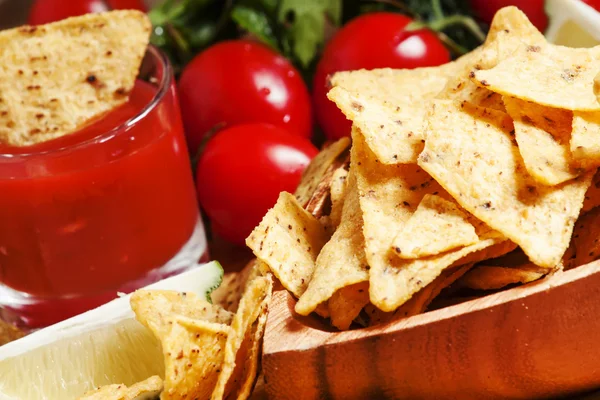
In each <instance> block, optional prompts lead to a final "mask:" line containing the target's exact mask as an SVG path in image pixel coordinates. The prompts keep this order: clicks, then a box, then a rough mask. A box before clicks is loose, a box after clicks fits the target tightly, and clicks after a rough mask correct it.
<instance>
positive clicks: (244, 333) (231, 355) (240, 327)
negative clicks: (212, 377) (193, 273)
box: [211, 277, 273, 400]
mask: <svg viewBox="0 0 600 400" xmlns="http://www.w3.org/2000/svg"><path fill="white" fill-rule="evenodd" d="M272 290H273V281H272V279H271V278H270V277H257V278H256V279H254V280H252V282H250V283H249V285H248V287H247V288H246V291H245V292H244V295H243V296H242V299H241V301H240V306H239V308H238V310H237V312H236V314H235V316H234V317H233V321H232V323H231V328H232V332H231V333H230V334H229V336H228V337H227V343H226V344H225V359H224V362H223V367H222V370H221V373H220V374H219V379H218V381H217V385H216V387H215V390H214V392H213V394H212V397H211V399H212V400H221V399H223V398H224V397H225V394H226V393H230V391H231V390H232V389H234V388H236V387H237V386H238V383H239V382H237V381H236V380H237V379H243V380H244V382H245V381H247V380H248V379H250V378H251V379H252V381H253V380H254V378H255V377H256V367H254V368H252V367H251V368H250V370H249V371H250V372H252V371H253V374H254V375H253V376H252V377H248V376H244V371H245V370H246V368H245V365H246V364H245V361H246V360H245V359H243V358H242V359H241V360H240V359H239V358H238V352H239V351H240V349H241V348H242V344H243V343H244V341H245V340H246V339H248V340H250V338H251V337H252V332H253V326H254V324H255V323H256V322H257V321H258V319H259V317H260V316H261V315H264V314H266V312H267V305H268V303H269V300H270V299H271V292H272ZM250 343H251V342H250ZM244 350H245V349H244ZM255 356H256V355H255ZM249 371H246V372H249ZM232 378H235V379H232ZM227 389H229V390H227ZM235 398H236V399H239V398H240V397H239V396H235Z"/></svg>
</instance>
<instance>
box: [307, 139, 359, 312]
mask: <svg viewBox="0 0 600 400" xmlns="http://www.w3.org/2000/svg"><path fill="white" fill-rule="evenodd" d="M353 149H354V146H353ZM353 151H354V150H353ZM352 160H356V158H355V157H354V152H353V153H352ZM353 163H354V161H353ZM354 169H355V166H354V164H352V166H351V167H350V175H349V177H348V187H347V188H346V192H347V194H346V200H345V201H344V209H343V211H342V222H341V224H340V226H339V227H338V229H337V230H336V231H335V233H334V234H333V236H332V237H331V240H329V242H327V244H326V245H325V246H324V247H323V250H321V253H320V254H319V257H318V258H317V262H316V268H315V273H314V275H313V276H312V280H311V281H310V283H309V285H308V289H307V290H306V292H305V293H304V294H303V295H302V296H301V297H300V299H299V300H298V303H296V312H297V313H298V314H300V315H308V314H310V313H311V312H312V311H314V310H315V309H316V308H317V306H318V305H319V304H321V303H324V302H325V301H327V300H328V299H329V298H330V297H331V296H332V295H333V294H334V293H335V292H336V291H337V290H339V289H341V288H344V287H346V286H350V285H353V284H356V283H360V282H364V281H366V280H368V279H369V272H368V268H369V267H368V265H367V261H366V259H365V253H364V248H365V244H364V238H363V232H362V226H363V221H362V216H361V211H360V207H359V204H358V191H357V189H356V176H355V175H354V172H353V171H354Z"/></svg>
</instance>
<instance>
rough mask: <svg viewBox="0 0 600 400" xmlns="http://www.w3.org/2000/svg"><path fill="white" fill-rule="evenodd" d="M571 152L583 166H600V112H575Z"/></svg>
mask: <svg viewBox="0 0 600 400" xmlns="http://www.w3.org/2000/svg"><path fill="white" fill-rule="evenodd" d="M570 147H571V153H572V154H573V158H574V159H575V160H577V162H578V163H579V165H580V166H581V167H582V168H588V169H589V168H595V167H598V166H600V113H598V112H584V111H576V112H574V113H573V130H572V132H571V146H570Z"/></svg>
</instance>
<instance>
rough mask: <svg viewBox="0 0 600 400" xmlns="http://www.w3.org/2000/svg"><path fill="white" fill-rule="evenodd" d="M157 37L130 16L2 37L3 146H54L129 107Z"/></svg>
mask: <svg viewBox="0 0 600 400" xmlns="http://www.w3.org/2000/svg"><path fill="white" fill-rule="evenodd" d="M150 30H151V25H150V21H149V20H148V17H147V16H146V14H144V13H142V12H139V11H133V10H129V11H112V12H108V13H102V14H87V15H84V16H80V17H74V18H69V19H65V20H62V21H59V22H55V23H52V24H48V25H40V26H23V27H20V28H15V29H11V30H5V31H2V32H0V49H1V50H0V65H2V68H0V140H1V141H4V142H6V143H9V144H11V145H15V146H27V145H32V144H35V143H39V142H43V141H47V140H50V139H54V138H57V137H60V136H63V135H66V134H68V133H71V132H73V131H75V130H77V129H79V128H80V127H81V126H82V125H84V124H86V123H87V122H89V121H90V120H91V119H93V118H95V117H98V116H100V115H102V114H103V113H105V112H107V111H110V110H111V109H113V108H114V107H116V106H118V105H121V104H123V103H125V102H126V101H127V98H128V95H129V92H130V91H131V89H132V88H133V85H134V83H135V79H136V76H137V74H138V70H139V68H140V64H141V62H142V58H143V56H144V53H145V51H146V47H147V45H148V40H149V38H150Z"/></svg>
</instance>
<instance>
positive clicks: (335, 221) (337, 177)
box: [329, 165, 349, 229]
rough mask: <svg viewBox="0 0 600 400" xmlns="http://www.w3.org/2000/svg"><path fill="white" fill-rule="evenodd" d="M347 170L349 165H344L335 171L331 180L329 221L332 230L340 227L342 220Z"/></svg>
mask: <svg viewBox="0 0 600 400" xmlns="http://www.w3.org/2000/svg"><path fill="white" fill-rule="evenodd" d="M346 167H347V168H346ZM348 169H349V165H344V166H343V167H340V168H338V169H336V170H335V172H334V173H333V177H332V179H331V189H330V193H331V213H329V220H330V221H331V225H332V227H333V228H334V229H335V228H337V227H338V226H339V225H340V222H341V219H342V210H343V208H344V199H345V197H346V186H347V178H348Z"/></svg>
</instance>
